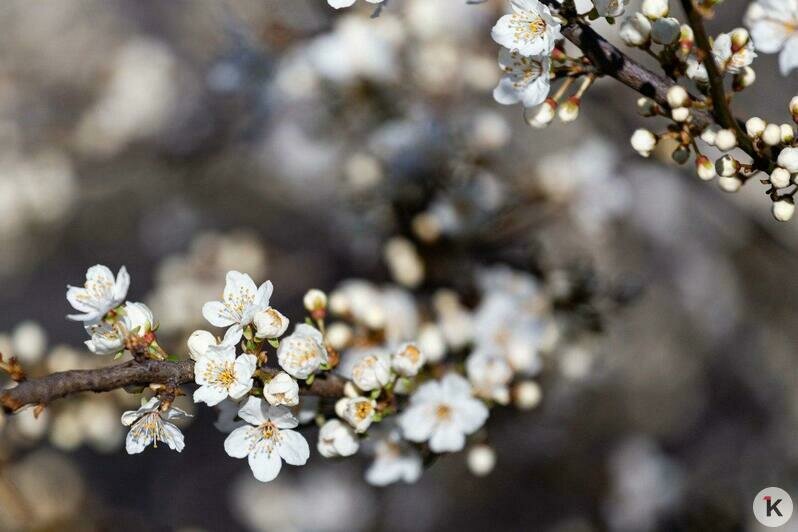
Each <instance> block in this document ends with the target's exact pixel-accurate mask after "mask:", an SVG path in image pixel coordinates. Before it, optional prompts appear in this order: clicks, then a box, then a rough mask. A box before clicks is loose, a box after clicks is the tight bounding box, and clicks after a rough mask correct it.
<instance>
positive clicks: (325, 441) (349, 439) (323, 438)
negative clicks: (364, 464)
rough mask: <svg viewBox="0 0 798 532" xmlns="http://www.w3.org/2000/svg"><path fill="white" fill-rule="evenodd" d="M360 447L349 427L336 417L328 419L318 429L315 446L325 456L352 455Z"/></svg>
mask: <svg viewBox="0 0 798 532" xmlns="http://www.w3.org/2000/svg"><path fill="white" fill-rule="evenodd" d="M358 447H360V443H359V442H358V440H357V436H356V435H355V432H354V431H353V430H352V428H351V427H349V426H348V425H345V424H344V423H341V422H340V421H339V420H337V419H329V420H327V422H326V423H324V425H322V427H321V430H319V442H318V444H317V446H316V448H317V449H318V450H319V454H320V455H322V456H323V457H325V458H335V457H338V456H352V455H353V454H355V453H356V452H357V450H358Z"/></svg>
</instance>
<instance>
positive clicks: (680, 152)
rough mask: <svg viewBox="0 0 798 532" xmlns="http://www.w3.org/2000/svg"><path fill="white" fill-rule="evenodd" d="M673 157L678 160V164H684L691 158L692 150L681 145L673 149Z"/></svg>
mask: <svg viewBox="0 0 798 532" xmlns="http://www.w3.org/2000/svg"><path fill="white" fill-rule="evenodd" d="M671 158H672V159H673V160H674V161H676V163H677V164H684V163H686V162H687V160H688V159H689V158H690V150H689V149H687V147H686V146H679V147H678V148H676V149H675V150H673V153H672V154H671Z"/></svg>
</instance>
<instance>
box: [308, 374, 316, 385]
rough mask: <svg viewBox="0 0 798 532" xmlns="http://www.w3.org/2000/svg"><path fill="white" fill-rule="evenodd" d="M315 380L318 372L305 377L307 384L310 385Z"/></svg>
mask: <svg viewBox="0 0 798 532" xmlns="http://www.w3.org/2000/svg"><path fill="white" fill-rule="evenodd" d="M314 380H316V374H315V373H313V374H312V375H310V376H309V377H308V378H307V379H305V384H307V385H308V386H310V385H311V384H313V381H314Z"/></svg>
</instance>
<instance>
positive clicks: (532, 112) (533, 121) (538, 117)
mask: <svg viewBox="0 0 798 532" xmlns="http://www.w3.org/2000/svg"><path fill="white" fill-rule="evenodd" d="M555 114H557V102H556V101H555V100H554V99H553V98H546V99H545V100H544V101H543V103H542V104H540V106H538V107H537V108H534V107H527V108H524V120H525V121H526V123H527V124H529V125H530V126H531V127H533V128H535V129H543V128H544V127H546V126H548V125H549V124H550V123H551V121H552V120H554V115H555Z"/></svg>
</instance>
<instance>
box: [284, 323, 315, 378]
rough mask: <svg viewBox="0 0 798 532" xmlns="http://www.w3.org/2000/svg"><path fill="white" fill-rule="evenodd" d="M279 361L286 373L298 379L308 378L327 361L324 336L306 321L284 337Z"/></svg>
mask: <svg viewBox="0 0 798 532" xmlns="http://www.w3.org/2000/svg"><path fill="white" fill-rule="evenodd" d="M277 362H278V363H279V364H280V367H281V368H283V369H284V370H285V371H286V373H288V374H289V375H291V376H292V377H294V378H297V379H307V378H308V377H310V376H311V375H312V374H314V373H316V371H317V370H318V369H319V367H321V365H322V364H325V363H326V362H327V350H326V349H325V347H324V338H323V337H322V335H321V332H319V330H318V329H316V328H314V327H311V326H310V325H307V324H305V323H301V324H299V325H297V326H296V327H295V328H294V332H293V333H292V334H291V335H290V336H287V337H286V338H283V339H282V341H281V342H280V347H278V348H277Z"/></svg>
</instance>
